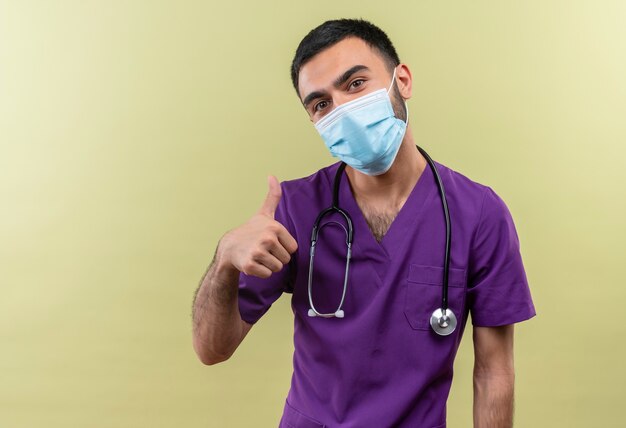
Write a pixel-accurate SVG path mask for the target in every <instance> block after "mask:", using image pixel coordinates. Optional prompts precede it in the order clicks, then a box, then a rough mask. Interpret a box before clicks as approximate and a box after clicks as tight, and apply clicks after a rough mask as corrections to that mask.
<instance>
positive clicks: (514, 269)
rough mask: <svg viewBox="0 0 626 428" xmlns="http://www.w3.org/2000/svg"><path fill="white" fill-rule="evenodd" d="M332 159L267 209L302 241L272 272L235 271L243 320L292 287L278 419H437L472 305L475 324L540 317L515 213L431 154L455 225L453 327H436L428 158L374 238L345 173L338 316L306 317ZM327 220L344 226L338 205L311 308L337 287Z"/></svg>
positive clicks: (323, 307)
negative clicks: (289, 368)
mask: <svg viewBox="0 0 626 428" xmlns="http://www.w3.org/2000/svg"><path fill="white" fill-rule="evenodd" d="M339 164H340V163H339V162H337V163H334V164H332V165H330V166H327V167H325V168H322V169H320V170H319V171H317V172H316V173H314V174H312V175H310V176H308V177H303V178H299V179H294V180H288V181H283V182H282V183H281V187H282V192H283V193H282V194H283V196H282V198H281V200H280V203H279V205H278V207H277V210H276V215H275V218H276V220H277V221H279V222H280V223H282V224H283V225H284V226H285V227H286V228H287V229H288V230H289V232H290V233H291V234H292V236H293V237H294V238H295V239H296V240H297V242H298V250H297V251H296V252H295V253H294V254H293V255H292V258H291V261H290V263H289V264H287V265H285V266H284V267H283V269H282V270H281V271H280V272H277V273H275V274H273V275H272V276H271V277H270V278H267V279H261V278H257V277H254V276H248V275H245V274H243V273H242V274H240V283H239V293H238V298H239V311H240V313H241V317H242V318H243V319H244V320H245V321H247V322H249V323H252V324H253V323H255V322H256V321H258V320H259V319H260V318H261V317H262V316H263V315H264V314H265V312H266V311H267V310H268V309H269V308H270V306H271V305H272V303H273V302H275V301H276V299H278V298H279V297H280V296H281V295H282V293H284V292H287V293H292V297H291V307H292V310H293V314H294V348H295V349H294V354H293V375H292V378H291V388H290V390H289V393H288V395H287V397H286V400H285V403H284V408H283V415H282V418H281V420H280V427H285V428H287V427H289V428H317V427H333V428H334V427H419V428H443V427H445V426H446V402H447V399H448V394H449V392H450V387H451V384H452V374H453V363H454V358H455V356H456V353H457V350H458V347H459V343H460V341H461V337H462V335H463V331H464V329H465V325H466V321H467V318H468V314H470V313H471V315H472V325H474V326H499V325H504V324H511V323H517V322H520V321H524V320H527V319H529V318H532V317H533V316H535V315H536V312H535V308H534V305H533V301H532V298H531V294H530V289H529V286H528V281H527V278H526V274H525V271H524V266H523V263H522V258H521V255H520V244H519V239H518V235H517V232H516V229H515V225H514V223H513V219H512V217H511V214H510V212H509V210H508V208H507V206H506V205H505V203H504V201H503V200H502V199H501V198H500V197H499V196H498V195H497V194H496V193H495V192H494V191H493V190H492V189H491V188H490V187H488V186H485V185H483V184H480V183H477V182H474V181H472V180H470V179H469V178H467V177H466V176H464V175H462V174H460V173H458V172H456V171H454V170H452V169H450V168H448V167H446V166H444V165H443V164H441V163H439V162H437V161H435V165H436V167H437V170H438V171H439V175H440V176H441V180H442V181H443V185H444V190H445V192H446V197H447V200H448V208H449V211H450V220H451V227H452V231H451V241H452V245H451V249H450V273H449V283H448V286H449V290H448V307H449V308H450V309H451V310H452V311H454V313H455V315H456V317H457V320H458V324H457V328H456V330H455V331H454V332H453V333H452V334H451V335H449V336H439V335H437V334H436V333H435V332H434V331H433V330H432V328H431V327H430V316H431V314H432V312H433V311H434V310H435V309H437V308H439V307H440V306H441V290H442V284H443V259H444V252H445V219H444V215H443V210H442V206H441V199H440V196H439V191H438V188H437V184H436V181H435V177H434V175H433V172H432V171H431V169H430V166H429V165H427V166H426V168H425V169H424V172H423V173H422V175H421V176H420V178H419V180H418V181H417V184H416V185H415V187H414V188H413V189H412V191H411V193H410V195H409V197H408V199H407V200H406V202H405V204H404V205H403V206H402V209H401V210H400V212H399V213H398V214H397V216H396V218H395V220H394V221H393V223H392V224H391V226H390V228H389V230H388V231H387V233H386V234H385V236H384V237H383V239H382V241H381V242H380V243H378V242H377V241H376V239H375V238H374V236H373V235H372V233H371V231H370V230H369V228H368V226H367V223H366V220H365V217H364V216H363V214H362V212H361V210H360V208H359V206H358V205H357V203H356V200H355V199H354V196H353V195H352V191H351V188H350V183H349V179H348V176H347V175H346V174H345V172H344V173H343V174H342V177H341V186H340V190H339V205H340V207H341V208H343V209H344V210H346V211H347V212H348V213H349V214H350V216H351V217H352V221H353V225H354V243H353V248H352V259H351V261H350V270H349V280H348V287H347V291H346V296H345V301H344V304H343V310H344V312H345V318H323V317H309V316H308V315H307V312H308V310H309V300H308V291H307V279H308V271H309V248H310V239H311V228H312V226H313V223H314V221H315V218H316V216H317V215H318V213H319V212H320V211H321V210H323V209H325V208H327V207H328V206H329V205H330V204H331V202H332V186H333V179H334V176H335V172H336V171H337V168H338V167H339ZM333 221H337V222H341V224H345V221H342V217H341V216H340V215H338V214H333V215H332V216H330V217H325V220H324V221H323V222H322V224H326V226H323V227H322V228H321V230H320V233H319V239H318V243H317V248H316V253H315V265H314V273H313V286H312V295H313V302H314V305H315V307H316V309H317V310H318V311H319V312H334V311H335V310H336V309H337V307H338V305H339V302H340V300H341V295H342V292H343V276H344V271H345V260H346V242H345V232H344V230H343V229H342V228H341V227H340V226H339V225H338V224H337V223H333ZM327 223H328V224H327Z"/></svg>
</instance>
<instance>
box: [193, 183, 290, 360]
mask: <svg viewBox="0 0 626 428" xmlns="http://www.w3.org/2000/svg"><path fill="white" fill-rule="evenodd" d="M269 185H270V189H269V192H268V194H267V197H266V199H265V202H264V203H263V205H262V206H261V208H260V209H259V211H258V212H257V213H256V214H255V215H254V216H252V218H250V219H249V220H248V221H247V222H246V223H245V224H243V225H241V226H239V227H237V228H235V229H233V230H231V231H229V232H227V233H226V234H225V235H224V236H222V238H221V239H220V241H219V243H218V245H217V249H216V250H215V256H214V257H213V261H212V262H211V265H210V266H209V268H208V269H207V272H206V274H205V276H204V278H203V279H202V281H201V283H200V286H199V287H198V289H197V290H196V294H195V296H194V303H193V308H192V321H193V347H194V350H195V351H196V354H197V355H198V357H199V358H200V361H202V362H203V363H204V364H207V365H212V364H216V363H219V362H222V361H225V360H227V359H229V358H230V357H231V355H232V354H233V353H234V352H235V350H236V349H237V347H238V346H239V344H241V342H242V341H243V339H244V337H245V336H246V335H247V334H248V331H250V328H251V327H252V325H251V324H250V323H248V322H246V321H244V320H243V319H242V318H241V313H240V311H239V299H238V296H239V285H240V284H239V279H240V273H243V274H245V275H251V276H255V277H259V278H264V279H266V278H269V277H270V276H272V275H273V274H274V273H276V272H280V271H281V270H282V268H283V266H284V265H285V264H287V263H289V261H290V260H291V254H293V253H294V252H295V251H296V249H297V247H298V244H297V242H296V240H295V239H294V238H293V236H291V234H290V233H289V231H288V230H287V229H286V228H285V226H283V225H282V224H281V223H280V222H278V221H276V220H275V218H274V215H275V213H276V209H277V207H278V204H279V201H280V199H281V195H282V191H281V187H280V184H279V183H278V181H277V180H276V178H275V177H273V176H270V179H269Z"/></svg>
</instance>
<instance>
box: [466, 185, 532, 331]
mask: <svg viewBox="0 0 626 428" xmlns="http://www.w3.org/2000/svg"><path fill="white" fill-rule="evenodd" d="M468 268H469V272H468V291H467V302H468V306H469V311H470V313H471V315H472V325H475V326H483V327H488V326H492V327H493V326H499V325H505V324H512V323H516V322H520V321H524V320H527V319H529V318H532V317H533V316H535V315H536V311H535V307H534V304H533V300H532V297H531V294H530V288H529V286H528V280H527V278H526V272H525V270H524V264H523V262H522V256H521V253H520V243H519V238H518V235H517V231H516V229H515V224H514V223H513V218H512V216H511V213H510V212H509V209H508V208H507V206H506V204H505V203H504V201H503V200H502V199H501V198H500V197H499V196H498V195H497V194H496V193H495V192H494V191H493V189H491V188H490V187H486V190H485V194H484V199H483V204H482V210H481V214H480V219H479V221H478V226H477V229H476V232H475V236H474V239H473V241H472V248H471V253H470V259H469V265H468Z"/></svg>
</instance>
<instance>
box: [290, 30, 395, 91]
mask: <svg viewBox="0 0 626 428" xmlns="http://www.w3.org/2000/svg"><path fill="white" fill-rule="evenodd" d="M357 64H361V65H365V66H367V67H368V68H369V69H370V70H379V69H380V68H384V63H383V60H382V58H381V57H380V55H378V54H376V52H374V49H373V48H372V47H371V46H370V45H368V44H367V43H366V42H365V41H364V40H362V39H359V38H357V37H348V38H345V39H343V40H341V41H340V42H337V43H335V44H334V45H332V46H330V47H328V48H326V49H324V50H323V51H321V52H320V53H318V54H317V55H315V56H314V57H313V58H311V59H310V60H309V61H307V62H306V63H305V64H304V65H303V66H302V68H301V69H300V73H299V76H298V87H299V92H300V95H301V96H302V97H304V96H306V94H307V93H309V92H311V91H315V90H319V89H321V88H324V87H326V86H328V85H330V84H332V82H333V81H334V80H335V79H336V78H337V76H338V75H340V74H341V73H343V72H345V71H346V70H347V69H349V68H350V67H353V66H355V65H357Z"/></svg>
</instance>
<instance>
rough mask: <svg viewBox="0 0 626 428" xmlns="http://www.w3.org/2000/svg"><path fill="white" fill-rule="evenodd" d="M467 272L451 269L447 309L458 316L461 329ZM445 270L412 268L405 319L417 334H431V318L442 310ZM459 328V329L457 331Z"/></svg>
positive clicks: (439, 268) (410, 269) (422, 266)
mask: <svg viewBox="0 0 626 428" xmlns="http://www.w3.org/2000/svg"><path fill="white" fill-rule="evenodd" d="M466 283H467V270H466V269H460V268H453V267H450V270H449V272H448V308H449V309H451V310H452V311H453V312H454V315H456V318H457V322H458V326H460V325H461V323H462V321H463V316H464V311H465V289H466ZM442 290H443V267H439V266H426V265H418V264H413V263H412V264H411V265H410V266H409V276H408V278H407V282H406V294H405V299H404V315H405V316H406V318H407V320H408V322H409V325H410V326H411V327H412V328H413V329H414V330H431V326H430V317H431V315H432V313H433V311H434V310H435V309H437V308H440V307H441V293H442ZM457 328H458V327H457Z"/></svg>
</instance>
